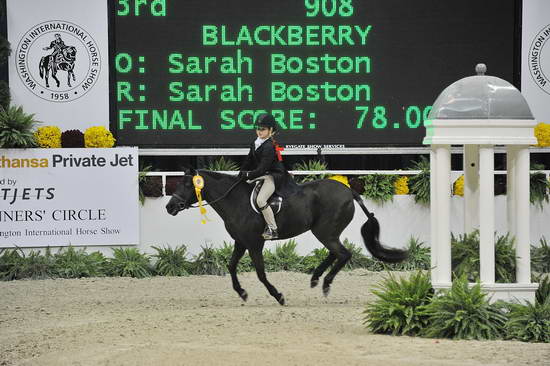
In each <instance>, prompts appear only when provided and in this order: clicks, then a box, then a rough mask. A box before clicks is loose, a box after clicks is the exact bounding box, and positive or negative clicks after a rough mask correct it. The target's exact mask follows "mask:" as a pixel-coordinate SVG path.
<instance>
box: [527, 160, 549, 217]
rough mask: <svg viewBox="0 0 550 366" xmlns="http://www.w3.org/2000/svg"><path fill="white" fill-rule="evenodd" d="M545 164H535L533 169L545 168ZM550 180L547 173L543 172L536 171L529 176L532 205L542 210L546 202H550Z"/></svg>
mask: <svg viewBox="0 0 550 366" xmlns="http://www.w3.org/2000/svg"><path fill="white" fill-rule="evenodd" d="M543 169H544V165H539V164H533V166H532V167H531V170H543ZM548 191H549V182H548V180H547V179H546V174H544V173H542V172H534V173H531V174H530V176H529V201H530V202H531V204H532V205H535V206H538V207H539V208H540V209H541V210H542V208H543V204H544V202H546V203H548V202H549V201H550V197H549V194H548Z"/></svg>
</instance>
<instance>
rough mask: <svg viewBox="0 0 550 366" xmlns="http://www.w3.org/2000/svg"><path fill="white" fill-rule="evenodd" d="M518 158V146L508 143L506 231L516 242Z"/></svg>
mask: <svg viewBox="0 0 550 366" xmlns="http://www.w3.org/2000/svg"><path fill="white" fill-rule="evenodd" d="M517 158H518V147H517V146H514V145H509V146H508V147H507V153H506V216H507V222H508V233H509V234H510V236H512V237H513V238H516V242H517V214H516V210H517V208H516V202H517V197H516V195H517V194H516V180H517V173H516V165H517ZM516 248H517V247H516Z"/></svg>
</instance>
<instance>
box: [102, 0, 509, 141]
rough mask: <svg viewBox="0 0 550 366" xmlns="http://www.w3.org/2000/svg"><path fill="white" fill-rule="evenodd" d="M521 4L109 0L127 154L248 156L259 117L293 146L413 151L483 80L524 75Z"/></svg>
mask: <svg viewBox="0 0 550 366" xmlns="http://www.w3.org/2000/svg"><path fill="white" fill-rule="evenodd" d="M516 6H517V5H516V1H514V0H484V1H479V0H461V1H441V0H416V1H412V0H278V1H258V0H254V1H252V0H232V1H227V0H185V1H184V0H114V1H112V2H111V3H110V13H111V14H110V17H111V22H110V23H111V27H110V34H111V45H110V47H111V55H110V58H111V59H110V63H111V105H112V110H111V131H113V132H114V134H115V136H116V138H117V144H118V145H137V146H140V147H149V148H213V147H244V146H247V145H248V144H249V143H250V141H251V140H252V139H253V138H254V134H253V132H252V131H251V130H252V129H253V121H254V118H255V116H257V115H258V114H259V113H263V112H266V111H267V112H269V113H272V114H273V115H274V116H275V118H276V119H277V123H278V129H279V132H280V133H279V135H278V139H279V140H280V141H281V143H282V144H284V145H286V146H292V147H300V146H304V147H307V146H311V145H322V146H335V147H369V146H418V145H421V142H422V138H423V137H424V135H425V129H424V123H425V121H426V120H427V116H428V114H429V111H430V108H431V104H432V103H433V102H434V101H435V99H436V98H437V96H438V95H439V93H440V92H441V91H442V90H443V89H444V88H445V87H446V86H448V85H449V84H451V83H453V82H454V81H456V80H458V79H460V78H462V77H466V76H470V75H473V74H474V67H475V65H476V64H477V63H480V62H483V63H485V64H487V67H488V74H489V75H494V76H498V77H500V78H503V79H505V80H508V81H510V82H514V81H515V80H516V79H515V78H517V75H516V73H517V69H518V68H519V65H517V64H516V62H515V61H516V58H517V54H516V53H517V52H518V51H519V50H517V49H516V48H515V47H517V42H516V37H517V33H516V29H515V27H516V24H518V19H517V18H516V17H517V14H516Z"/></svg>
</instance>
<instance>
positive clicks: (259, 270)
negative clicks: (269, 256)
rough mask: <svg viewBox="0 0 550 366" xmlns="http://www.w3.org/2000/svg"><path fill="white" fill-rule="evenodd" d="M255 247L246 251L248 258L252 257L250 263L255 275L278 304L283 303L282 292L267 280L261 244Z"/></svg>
mask: <svg viewBox="0 0 550 366" xmlns="http://www.w3.org/2000/svg"><path fill="white" fill-rule="evenodd" d="M255 247H256V249H252V250H251V249H249V250H248V253H249V254H250V258H252V263H254V267H255V268H256V275H257V276H258V279H259V280H260V282H261V283H263V284H264V286H265V287H266V288H267V291H269V294H270V295H271V296H273V297H274V298H275V300H277V302H278V303H279V304H281V305H284V304H285V297H284V296H283V294H281V293H280V292H279V291H277V289H276V288H275V286H273V285H272V284H271V283H269V281H268V280H267V276H266V275H265V267H264V256H263V253H262V247H263V245H257V246H255Z"/></svg>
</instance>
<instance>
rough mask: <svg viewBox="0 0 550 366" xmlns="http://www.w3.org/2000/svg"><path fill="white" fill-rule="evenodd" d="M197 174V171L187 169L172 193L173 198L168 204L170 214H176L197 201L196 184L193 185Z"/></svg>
mask: <svg viewBox="0 0 550 366" xmlns="http://www.w3.org/2000/svg"><path fill="white" fill-rule="evenodd" d="M195 174H196V171H190V170H186V171H185V176H184V177H183V178H182V179H181V180H180V181H179V183H178V185H177V186H176V189H175V191H174V193H172V198H171V199H170V201H168V204H167V205H166V211H167V212H168V213H169V214H170V215H172V216H176V215H177V214H178V212H180V211H182V210H185V209H187V208H189V207H190V206H191V205H192V204H193V203H196V202H197V195H196V193H195V186H194V185H193V175H195Z"/></svg>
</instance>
